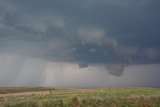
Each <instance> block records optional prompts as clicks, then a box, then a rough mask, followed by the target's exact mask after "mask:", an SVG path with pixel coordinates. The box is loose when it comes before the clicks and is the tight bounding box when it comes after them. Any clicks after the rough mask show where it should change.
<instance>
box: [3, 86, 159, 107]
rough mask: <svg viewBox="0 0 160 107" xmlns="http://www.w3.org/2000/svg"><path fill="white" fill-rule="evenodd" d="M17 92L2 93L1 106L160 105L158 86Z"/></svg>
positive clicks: (146, 106)
mask: <svg viewBox="0 0 160 107" xmlns="http://www.w3.org/2000/svg"><path fill="white" fill-rule="evenodd" d="M29 93H30V92H29ZM17 94H18V95H16V96H14V95H12V94H9V95H8V96H0V107H160V89H158V88H157V89H156V88H112V90H111V91H110V89H108V88H103V89H102V88H101V89H59V90H58V89H57V90H51V89H50V90H47V91H40V92H34V93H32V94H24V93H21V94H19V93H17Z"/></svg>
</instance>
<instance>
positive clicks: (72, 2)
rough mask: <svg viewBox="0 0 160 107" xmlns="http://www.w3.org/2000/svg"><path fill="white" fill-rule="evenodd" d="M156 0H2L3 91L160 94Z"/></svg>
mask: <svg viewBox="0 0 160 107" xmlns="http://www.w3.org/2000/svg"><path fill="white" fill-rule="evenodd" d="M159 5H160V1H159V0H0V87H3V86H6V87H11V86H54V87H62V88H63V87H108V86H119V87H123V86H126V87H128V86H130V87H132V86H133V87H136V86H141V87H143V86H145V87H160V79H159V77H160V30H159V29H160V13H159V10H160V7H159Z"/></svg>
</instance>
